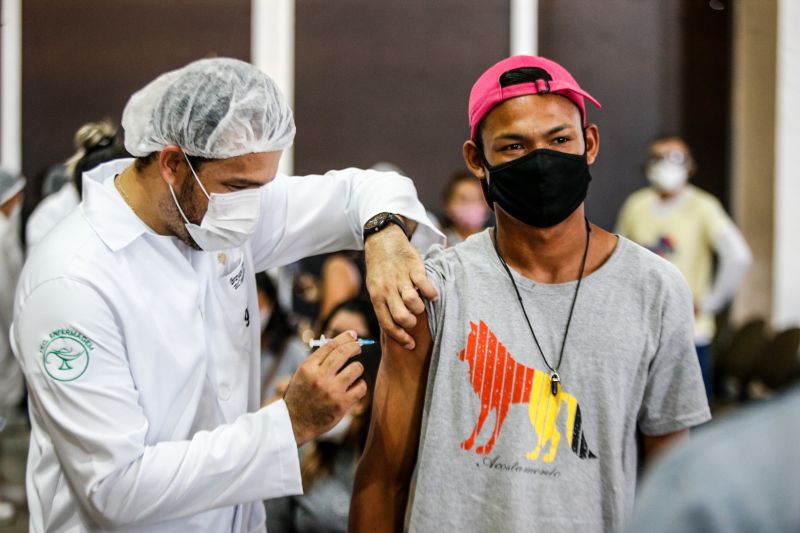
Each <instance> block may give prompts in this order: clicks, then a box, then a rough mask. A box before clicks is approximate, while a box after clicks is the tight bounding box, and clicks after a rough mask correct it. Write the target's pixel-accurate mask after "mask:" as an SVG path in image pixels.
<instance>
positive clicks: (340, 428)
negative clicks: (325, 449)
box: [317, 413, 353, 444]
mask: <svg viewBox="0 0 800 533" xmlns="http://www.w3.org/2000/svg"><path fill="white" fill-rule="evenodd" d="M352 422H353V415H351V414H350V413H347V414H346V415H344V416H343V417H342V419H341V420H339V423H338V424H336V425H335V426H333V427H332V428H331V429H329V430H328V431H326V432H325V433H323V434H322V435H320V436H319V437H317V440H318V441H321V442H330V443H332V444H342V443H343V442H344V439H345V438H347V431H348V430H349V429H350V424H351V423H352Z"/></svg>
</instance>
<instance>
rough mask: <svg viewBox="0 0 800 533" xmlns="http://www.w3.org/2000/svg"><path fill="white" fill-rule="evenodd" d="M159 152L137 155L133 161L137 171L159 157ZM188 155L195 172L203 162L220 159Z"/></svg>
mask: <svg viewBox="0 0 800 533" xmlns="http://www.w3.org/2000/svg"><path fill="white" fill-rule="evenodd" d="M158 154H159V152H152V153H149V154H147V155H145V156H141V157H137V158H136V161H134V162H133V164H134V168H135V169H136V172H141V171H143V170H144V169H145V168H146V167H147V165H149V164H150V163H152V162H153V161H155V160H156V159H158ZM186 157H187V158H188V159H189V163H191V164H192V168H194V171H195V172H198V171H199V170H200V166H201V165H202V164H203V163H208V162H209V161H218V159H210V158H207V157H199V156H196V155H188V154H187V156H186Z"/></svg>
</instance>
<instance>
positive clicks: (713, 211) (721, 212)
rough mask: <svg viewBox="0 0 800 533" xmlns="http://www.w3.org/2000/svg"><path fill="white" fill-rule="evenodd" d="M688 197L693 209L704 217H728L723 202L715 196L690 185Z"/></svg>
mask: <svg viewBox="0 0 800 533" xmlns="http://www.w3.org/2000/svg"><path fill="white" fill-rule="evenodd" d="M687 192H688V195H689V198H690V201H691V203H692V207H693V208H694V209H696V210H698V211H700V212H701V213H703V214H704V215H710V216H721V217H725V218H727V217H728V214H727V213H726V212H725V208H724V207H723V206H722V202H720V201H719V199H718V198H717V197H716V196H714V195H713V194H711V193H709V192H706V191H704V190H703V189H701V188H699V187H697V186H695V185H689V188H688V191H687Z"/></svg>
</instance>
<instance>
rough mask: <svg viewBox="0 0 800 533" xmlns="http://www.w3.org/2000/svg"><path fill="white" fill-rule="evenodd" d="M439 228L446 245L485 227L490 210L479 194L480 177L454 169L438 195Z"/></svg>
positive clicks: (481, 193) (460, 240)
mask: <svg viewBox="0 0 800 533" xmlns="http://www.w3.org/2000/svg"><path fill="white" fill-rule="evenodd" d="M442 214H443V215H444V216H443V217H442V221H441V222H442V231H443V232H444V235H445V237H447V245H448V246H453V245H455V244H458V243H460V242H463V241H464V240H465V239H466V238H467V237H469V236H470V235H473V234H475V233H478V232H479V231H481V230H482V229H484V228H485V227H486V223H487V221H488V220H489V218H490V215H491V210H490V209H489V206H488V205H487V204H486V199H485V198H484V196H483V189H482V188H481V183H480V180H478V179H477V178H476V177H475V176H473V175H472V174H470V173H469V172H467V171H466V170H458V171H456V172H454V173H453V174H452V175H451V176H450V178H449V179H448V180H447V185H445V189H444V193H443V195H442Z"/></svg>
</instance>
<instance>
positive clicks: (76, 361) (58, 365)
mask: <svg viewBox="0 0 800 533" xmlns="http://www.w3.org/2000/svg"><path fill="white" fill-rule="evenodd" d="M39 349H40V351H41V353H42V366H44V371H45V372H46V373H47V375H48V376H50V377H51V378H53V379H55V380H56V381H74V380H76V379H78V378H79V377H81V376H82V375H83V373H84V372H86V369H87V368H89V352H90V351H92V350H93V349H94V345H93V344H92V341H91V340H89V339H88V338H87V337H86V336H85V335H83V334H81V333H79V332H77V331H75V330H73V329H57V330H55V331H52V332H51V333H50V335H49V338H48V339H46V340H44V341H42V344H41V346H40V348H39Z"/></svg>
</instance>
